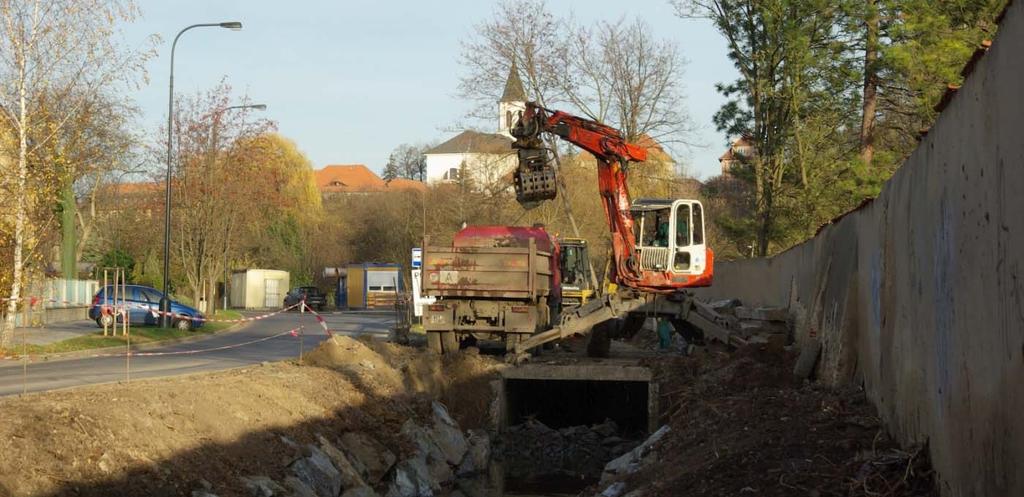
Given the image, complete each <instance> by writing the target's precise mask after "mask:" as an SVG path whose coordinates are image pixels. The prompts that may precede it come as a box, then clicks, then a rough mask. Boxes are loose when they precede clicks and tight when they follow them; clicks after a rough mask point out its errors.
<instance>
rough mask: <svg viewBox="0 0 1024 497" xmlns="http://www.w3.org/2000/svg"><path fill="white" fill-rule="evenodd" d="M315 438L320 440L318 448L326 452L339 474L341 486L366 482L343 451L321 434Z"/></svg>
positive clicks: (347, 486)
mask: <svg viewBox="0 0 1024 497" xmlns="http://www.w3.org/2000/svg"><path fill="white" fill-rule="evenodd" d="M317 440H318V441H319V442H320V449H321V450H323V451H324V454H327V457H328V458H330V460H331V463H333V464H334V467H335V468H337V470H338V473H340V474H341V487H342V488H358V487H362V486H366V482H365V481H363V476H362V475H361V474H360V473H359V470H357V469H356V468H355V466H354V465H353V464H352V462H351V461H350V460H349V458H348V456H347V455H345V453H344V452H342V451H341V450H339V449H338V448H337V447H335V446H334V444H332V443H331V442H330V441H328V440H327V439H326V438H324V437H323V436H321V435H317Z"/></svg>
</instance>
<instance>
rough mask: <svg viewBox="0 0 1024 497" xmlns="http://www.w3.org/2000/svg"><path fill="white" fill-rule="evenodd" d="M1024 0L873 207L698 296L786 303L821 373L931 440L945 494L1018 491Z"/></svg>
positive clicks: (1023, 428)
mask: <svg viewBox="0 0 1024 497" xmlns="http://www.w3.org/2000/svg"><path fill="white" fill-rule="evenodd" d="M1022 54H1024V2H1021V1H1018V2H1015V4H1014V5H1011V6H1010V8H1009V9H1008V11H1007V14H1006V17H1005V18H1004V20H1003V23H1002V25H1001V28H1000V31H999V33H998V36H997V38H996V39H995V40H994V43H993V45H992V48H991V49H990V50H989V52H988V53H987V54H986V55H985V56H984V57H983V58H982V59H981V61H980V62H979V63H978V65H977V66H976V67H975V69H974V71H973V73H972V74H971V75H970V76H969V77H968V80H967V81H966V83H965V84H964V86H963V88H961V89H960V91H959V92H958V94H957V95H956V96H955V98H953V101H952V102H951V103H950V104H949V106H948V107H947V108H946V109H945V110H944V111H943V112H942V114H941V116H940V118H939V119H938V122H937V123H936V124H935V126H934V127H933V128H932V129H931V131H930V132H929V133H928V135H927V136H926V137H925V138H924V140H922V142H921V144H920V146H919V147H918V149H917V150H916V151H915V152H914V154H913V155H912V156H911V157H910V158H909V159H908V161H907V162H906V163H905V164H904V165H903V167H902V168H901V169H900V170H899V172H897V173H896V175H895V176H893V178H892V179H891V180H890V181H889V182H888V183H887V184H886V185H885V188H884V189H883V191H882V193H881V195H880V196H879V197H878V198H877V199H876V200H875V201H874V202H872V203H870V204H868V205H865V206H863V207H862V208H860V209H858V210H856V211H854V212H852V213H850V214H848V215H847V216H845V217H843V218H842V219H840V220H839V221H838V222H836V223H835V224H833V225H830V226H829V227H827V228H825V229H824V230H823V231H822V232H821V233H820V234H819V235H818V236H816V237H815V238H813V239H811V240H809V241H807V242H805V243H803V244H801V245H799V246H797V247H794V248H793V249H791V250H789V251H787V252H785V253H783V254H780V255H778V256H776V257H774V258H771V259H767V260H764V259H758V260H748V261H740V262H731V263H720V264H718V265H717V266H716V268H715V273H716V274H715V285H714V287H712V288H710V289H707V290H703V291H701V292H700V293H701V295H702V296H706V297H737V298H739V299H741V300H743V301H744V302H746V303H751V304H765V305H791V306H792V309H793V311H794V314H795V315H796V316H797V339H798V340H799V341H805V340H807V337H808V336H810V335H812V334H814V335H817V336H818V337H819V338H820V339H821V340H822V342H823V344H824V347H823V356H822V362H821V364H820V377H821V378H822V379H824V380H825V381H827V382H830V383H842V382H849V381H853V382H863V384H864V386H865V388H866V390H867V392H868V395H869V397H870V398H871V400H872V401H873V402H874V403H875V404H876V405H877V406H878V409H879V411H880V413H881V416H882V417H883V418H884V420H885V421H886V423H887V425H888V426H889V428H890V430H891V431H892V432H893V433H894V434H895V435H896V436H897V437H899V438H900V439H902V440H903V441H904V442H907V443H923V442H927V443H928V444H929V447H930V450H931V455H932V459H933V464H934V466H935V468H936V470H937V471H938V474H939V478H940V482H941V487H942V491H943V494H944V495H951V496H981V495H984V496H1010V495H1014V496H1016V495H1024V471H1021V468H1024V55H1022Z"/></svg>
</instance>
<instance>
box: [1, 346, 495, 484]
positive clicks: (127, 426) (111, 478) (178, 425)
mask: <svg viewBox="0 0 1024 497" xmlns="http://www.w3.org/2000/svg"><path fill="white" fill-rule="evenodd" d="M445 362H448V363H452V364H454V365H453V366H452V367H448V365H447V364H445ZM304 364H305V365H299V364H296V363H293V362H280V363H265V364H264V365H261V366H255V367H248V368H243V369H235V370H230V371H224V372H219V373H212V374H210V373H203V374H197V375H189V376H179V377H174V378H167V379H157V380H143V381H133V382H131V383H130V384H109V385H99V386H93V387H83V388H76V389H73V390H64V391H55V392H47V393H40V394H31V395H26V396H23V397H17V398H14V397H12V398H4V399H0V454H4V456H3V457H0V497H5V496H8V495H19V496H20V495H155V496H161V495H188V494H189V493H190V492H191V491H192V490H194V489H196V488H202V487H204V486H206V485H205V484H204V483H205V482H210V483H214V484H216V488H217V494H218V495H220V496H221V497H225V496H231V495H239V496H241V495H245V496H248V495H250V493H249V491H247V490H246V489H245V488H243V485H242V483H241V482H240V480H239V478H238V477H239V476H244V475H266V476H269V477H271V478H274V479H278V480H279V479H280V478H283V477H284V476H286V475H285V474H284V472H285V471H286V469H285V468H286V467H287V465H288V463H289V461H288V460H285V459H287V458H289V457H291V455H292V454H293V452H294V449H293V447H294V446H295V444H299V445H305V444H309V443H316V442H317V440H318V435H324V436H327V437H328V438H331V436H332V434H340V433H345V432H361V433H367V434H370V435H372V436H373V438H375V439H377V440H379V441H381V442H382V443H383V444H384V445H386V446H388V447H392V448H397V450H396V452H397V454H396V455H397V456H398V457H399V458H401V457H403V456H405V455H407V454H408V453H411V452H412V451H413V450H415V448H414V447H411V446H410V444H409V442H408V441H407V440H406V439H405V437H403V436H402V435H401V434H400V432H401V427H402V425H403V423H404V422H405V421H407V420H410V419H413V420H418V421H419V420H429V419H431V418H430V417H431V401H432V400H433V399H435V398H437V397H438V396H440V397H449V398H459V397H462V394H463V393H464V392H465V391H464V390H461V389H463V388H472V387H474V386H475V385H479V384H481V383H483V384H488V382H489V381H490V379H491V378H492V377H493V374H494V372H495V370H496V368H498V367H500V366H501V364H500V363H498V362H497V361H496V360H493V359H490V358H487V357H480V356H474V355H469V354H460V355H459V356H458V357H451V358H441V357H439V356H437V355H433V354H430V353H428V352H426V351H422V350H417V349H413V348H408V347H401V346H396V345H392V344H386V343H380V342H373V341H363V340H355V339H352V338H347V337H335V338H334V339H332V340H329V341H327V342H325V343H324V344H323V345H322V346H321V347H320V348H319V349H317V350H315V351H313V352H311V353H310V354H308V355H307V356H306V357H305V358H304ZM460 407H461V408H469V407H472V406H459V405H458V404H453V405H452V406H450V408H451V409H452V411H453V415H455V416H456V417H457V418H459V417H460V416H459V408H460ZM461 417H462V418H464V419H473V418H474V417H476V414H475V413H471V414H469V415H464V416H461ZM460 421H461V419H460ZM424 422H425V421H424ZM477 426H480V425H473V424H465V425H463V428H474V427H477Z"/></svg>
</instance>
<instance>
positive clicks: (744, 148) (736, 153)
mask: <svg viewBox="0 0 1024 497" xmlns="http://www.w3.org/2000/svg"><path fill="white" fill-rule="evenodd" d="M756 154H757V150H755V149H754V141H753V140H752V139H751V138H750V137H749V136H746V135H744V136H741V137H739V138H737V139H735V140H733V142H732V145H729V149H728V150H726V151H725V153H724V154H722V156H721V157H719V158H718V164H719V165H720V166H721V168H722V175H731V174H732V172H733V169H734V168H735V167H736V166H737V165H738V164H741V163H743V162H745V161H749V160H751V159H753V158H754V156H755V155H756Z"/></svg>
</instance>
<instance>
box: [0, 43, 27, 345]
mask: <svg viewBox="0 0 1024 497" xmlns="http://www.w3.org/2000/svg"><path fill="white" fill-rule="evenodd" d="M24 56H25V54H24V51H22V52H21V53H20V54H19V61H18V65H19V69H20V74H19V80H18V93H19V95H18V96H19V109H18V123H17V127H18V186H17V189H16V191H15V196H16V198H15V201H14V204H15V205H14V257H13V259H14V260H13V261H12V266H13V274H12V275H11V276H12V279H11V293H10V294H9V295H8V297H9V298H10V300H8V301H7V318H6V320H5V321H4V326H3V331H0V349H4V350H6V349H9V348H10V346H11V343H12V341H13V339H14V315H15V314H16V313H17V311H18V300H19V299H20V298H21V280H22V278H23V277H24V274H23V273H24V265H25V261H24V248H25V229H26V225H25V221H26V218H27V217H28V212H27V211H28V208H29V206H28V123H27V122H26V119H27V117H28V95H27V92H28V89H27V88H26V87H25V77H26V75H25V63H24V60H25V59H24Z"/></svg>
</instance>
